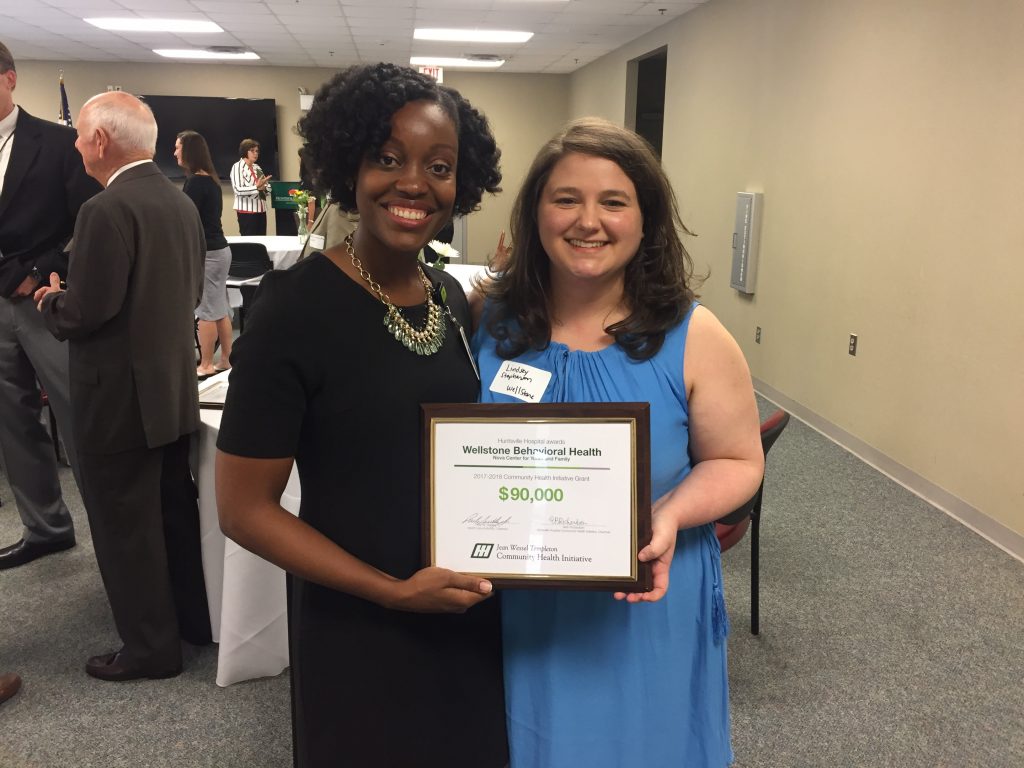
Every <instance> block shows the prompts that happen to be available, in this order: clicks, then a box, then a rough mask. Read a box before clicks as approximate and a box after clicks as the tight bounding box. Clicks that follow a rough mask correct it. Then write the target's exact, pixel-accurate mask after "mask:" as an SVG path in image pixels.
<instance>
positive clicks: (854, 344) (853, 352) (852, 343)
mask: <svg viewBox="0 0 1024 768" xmlns="http://www.w3.org/2000/svg"><path fill="white" fill-rule="evenodd" d="M849 352H850V354H851V355H853V356H854V357H856V356H857V334H856V333H851V334H850V348H849Z"/></svg>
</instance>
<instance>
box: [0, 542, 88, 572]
mask: <svg viewBox="0 0 1024 768" xmlns="http://www.w3.org/2000/svg"><path fill="white" fill-rule="evenodd" d="M73 546H75V537H74V536H72V537H71V538H70V539H64V540H63V541H25V539H22V540H21V541H19V542H18V543H17V544H11V546H9V547H4V548H3V549H0V571H2V570H4V569H5V568H15V567H17V566H19V565H24V564H25V563H31V562H32V561H33V560H38V559H39V558H40V557H44V556H45V555H52V554H53V553H54V552H63V551H64V550H65V549H71V548H72V547H73Z"/></svg>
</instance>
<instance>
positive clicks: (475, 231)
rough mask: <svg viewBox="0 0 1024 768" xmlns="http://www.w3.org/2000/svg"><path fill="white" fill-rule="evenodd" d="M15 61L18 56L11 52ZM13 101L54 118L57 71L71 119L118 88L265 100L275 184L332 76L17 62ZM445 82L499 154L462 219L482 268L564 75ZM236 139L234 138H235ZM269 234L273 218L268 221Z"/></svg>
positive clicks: (548, 128) (234, 228)
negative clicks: (272, 130) (273, 122)
mask: <svg viewBox="0 0 1024 768" xmlns="http://www.w3.org/2000/svg"><path fill="white" fill-rule="evenodd" d="M14 54H15V57H17V51H16V50H15V51H14ZM17 65H18V87H17V90H16V91H15V100H16V101H17V103H19V104H21V105H23V106H24V107H25V109H27V110H28V111H29V112H31V113H33V114H34V115H36V116H39V117H43V118H47V119H54V118H55V117H56V115H57V106H58V90H57V76H58V72H59V70H60V69H61V68H63V69H64V85H65V88H66V89H67V92H68V98H69V100H70V103H71V112H72V115H73V116H75V117H76V118H77V115H78V110H79V109H80V108H81V106H82V104H83V103H84V102H85V101H86V99H88V98H89V97H91V96H93V95H94V94H96V93H100V92H103V91H105V90H106V88H107V86H108V85H119V86H121V87H122V88H123V89H124V90H126V91H129V92H131V93H148V94H154V95H156V94H159V95H165V96H168V95H169V96H174V95H189V96H237V97H244V98H272V99H274V100H275V101H276V102H277V132H278V144H279V146H278V150H279V152H280V155H279V157H280V164H281V173H282V174H284V175H283V176H282V178H285V179H297V178H298V175H299V163H298V156H297V152H298V150H299V147H300V146H301V142H300V140H299V137H298V136H297V135H296V134H295V131H294V127H295V124H296V123H297V122H298V120H299V117H300V116H301V114H302V113H301V112H300V110H299V97H298V88H299V87H300V86H302V87H305V88H307V89H309V91H310V93H312V92H314V91H315V90H316V88H317V87H318V86H319V85H320V84H321V83H322V82H323V81H324V80H326V79H327V78H328V77H330V76H331V75H332V74H333V71H332V70H326V69H305V68H299V67H253V66H239V65H219V66H214V65H204V64H101V63H96V62H53V61H18V62H17ZM446 82H447V84H448V85H451V86H453V87H455V88H458V89H459V90H460V91H461V92H462V93H463V94H464V95H465V96H466V98H468V99H469V100H470V101H471V102H472V103H473V104H474V106H476V107H477V108H478V109H480V110H481V111H482V112H484V114H486V115H487V116H488V118H489V119H490V121H491V126H492V128H493V130H494V133H495V136H496V138H497V140H498V146H500V147H501V149H502V170H503V172H504V182H503V187H504V189H505V190H506V191H505V192H503V193H502V194H500V195H497V196H494V197H491V196H487V197H486V198H485V199H484V201H483V205H482V208H481V210H480V211H478V212H477V213H474V214H472V215H471V216H470V217H469V220H468V226H467V231H468V235H469V248H468V251H469V253H468V254H467V256H468V257H469V260H470V261H473V262H476V263H483V262H484V261H485V260H486V258H487V256H488V255H489V254H490V253H493V250H494V243H495V242H496V241H497V236H498V232H500V231H501V229H502V228H504V227H506V226H507V222H508V217H509V212H510V211H511V208H512V200H513V198H514V196H515V191H516V188H517V186H518V182H519V180H520V179H521V178H522V176H523V175H524V174H525V173H526V168H527V167H528V165H529V162H530V160H532V159H533V154H534V153H535V152H536V151H537V149H538V148H539V147H540V145H541V143H542V142H543V141H545V140H546V139H547V138H548V137H550V136H551V134H553V133H554V132H555V131H556V130H558V127H559V126H560V125H561V124H562V123H563V122H564V121H565V119H566V118H567V116H568V103H567V98H568V83H569V81H568V77H567V76H566V75H514V74H511V75H504V74H494V73H492V74H476V73H456V72H450V73H447V76H446ZM241 138H242V137H239V139H241ZM225 189H226V192H225V196H224V217H223V221H224V232H225V233H226V234H229V235H230V234H238V224H237V221H236V219H235V214H234V211H233V210H232V209H231V206H232V203H233V197H232V195H231V188H230V186H227V185H225ZM269 218H270V225H269V226H270V232H271V234H273V228H274V223H273V222H274V217H273V216H272V215H271V216H270V217H269Z"/></svg>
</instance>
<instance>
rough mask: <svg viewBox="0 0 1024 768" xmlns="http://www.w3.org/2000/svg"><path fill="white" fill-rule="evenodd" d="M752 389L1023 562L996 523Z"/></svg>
mask: <svg viewBox="0 0 1024 768" xmlns="http://www.w3.org/2000/svg"><path fill="white" fill-rule="evenodd" d="M754 389H755V390H756V391H757V393H758V394H759V395H761V396H762V397H764V398H765V399H767V400H770V401H771V402H773V403H775V404H776V405H777V406H779V407H780V408H785V409H786V410H787V411H789V412H790V413H791V414H792V415H793V416H795V417H796V418H798V419H800V421H802V422H803V423H804V424H806V425H807V426H809V427H810V428H811V429H813V430H815V431H816V432H819V433H821V434H822V435H824V436H825V437H827V438H828V439H829V440H831V441H832V442H833V443H835V444H836V445H838V446H839V447H840V448H843V449H844V450H846V451H849V452H850V453H852V454H853V455H854V456H856V457H857V458H858V459H860V460H861V461H863V462H865V463H866V464H868V465H869V466H871V467H874V468H875V469H877V470H878V471H879V472H881V473H882V474H883V475H885V476H886V477H888V478H889V479H890V480H893V481H894V482H896V483H899V484H900V485H902V486H903V487H904V488H906V489H907V490H908V491H910V492H911V493H913V494H914V495H915V496H918V497H920V498H922V499H924V500H925V501H927V502H928V503H929V504H931V505H932V506H933V507H935V508H937V509H939V510H941V511H942V512H945V513H946V514H947V515H949V516H950V517H952V518H953V519H954V520H956V521H957V522H959V523H961V524H962V525H964V526H966V527H967V528H970V529H971V530H972V531H974V532H975V533H976V534H978V535H979V536H981V537H982V538H983V539H986V540H988V541H990V542H991V543H992V544H995V545H996V546H997V547H999V548H1000V549H1001V550H1003V551H1004V552H1006V553H1007V554H1009V555H1011V556H1012V557H1015V558H1016V559H1017V560H1020V561H1021V562H1024V535H1021V534H1019V533H1017V532H1016V531H1014V530H1013V529H1012V528H1008V527H1007V526H1005V525H1003V524H1002V523H1001V522H999V521H998V520H993V519H992V518H991V517H989V516H988V515H986V514H984V513H983V512H981V511H980V510H978V509H975V508H974V507H972V506H971V505H970V504H968V503H967V502H966V501H964V500H963V499H961V498H959V497H957V496H954V495H953V494H952V493H950V492H949V491H947V490H945V489H944V488H941V487H939V486H938V485H936V484H935V483H933V482H932V481H931V480H928V479H927V478H924V477H922V476H921V475H919V474H917V473H916V472H914V471H913V470H912V469H909V468H907V467H905V466H903V465H902V464H900V463H898V462H897V461H895V460H894V459H892V458H890V457H889V456H887V455H885V454H884V453H882V452H881V451H879V450H878V449H877V448H873V447H872V446H870V445H868V444H867V443H865V442H864V441H863V440H861V439H860V438H858V437H855V436H854V435H851V434H850V433H849V432H847V431H846V430H844V429H842V428H840V427H838V426H836V425H835V424H833V423H832V422H830V421H828V420H827V419H825V418H823V417H822V416H820V415H818V414H817V413H815V412H814V411H812V410H810V409H809V408H807V407H805V406H803V405H801V404H800V403H798V402H797V401H795V400H793V399H791V398H789V397H786V395H784V394H782V393H781V392H780V391H778V390H777V389H775V388H774V387H772V386H771V385H770V384H767V383H765V382H764V381H761V380H760V379H758V378H756V377H755V378H754Z"/></svg>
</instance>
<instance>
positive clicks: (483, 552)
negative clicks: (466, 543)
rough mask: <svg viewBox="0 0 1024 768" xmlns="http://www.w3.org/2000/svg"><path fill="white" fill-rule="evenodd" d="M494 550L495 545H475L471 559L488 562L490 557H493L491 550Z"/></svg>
mask: <svg viewBox="0 0 1024 768" xmlns="http://www.w3.org/2000/svg"><path fill="white" fill-rule="evenodd" d="M493 549H494V545H493V544H474V545H473V552H472V553H471V554H470V557H476V558H480V559H483V560H486V559H487V558H488V557H490V556H491V550H493Z"/></svg>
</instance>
